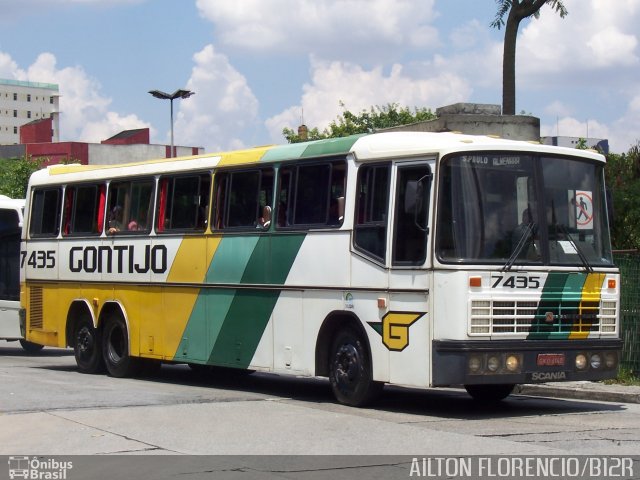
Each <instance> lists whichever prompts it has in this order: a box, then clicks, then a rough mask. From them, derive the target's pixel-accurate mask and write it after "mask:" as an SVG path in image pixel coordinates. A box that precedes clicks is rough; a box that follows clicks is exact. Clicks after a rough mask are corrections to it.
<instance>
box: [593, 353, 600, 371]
mask: <svg viewBox="0 0 640 480" xmlns="http://www.w3.org/2000/svg"><path fill="white" fill-rule="evenodd" d="M590 363H591V368H593V369H596V370H597V369H598V368H600V367H601V366H602V357H601V356H600V354H599V353H594V354H593V355H591V362H590Z"/></svg>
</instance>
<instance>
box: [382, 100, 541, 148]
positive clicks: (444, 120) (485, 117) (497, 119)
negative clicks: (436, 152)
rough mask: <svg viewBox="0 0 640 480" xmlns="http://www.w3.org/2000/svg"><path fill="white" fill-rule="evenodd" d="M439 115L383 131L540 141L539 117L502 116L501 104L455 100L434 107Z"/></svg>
mask: <svg viewBox="0 0 640 480" xmlns="http://www.w3.org/2000/svg"><path fill="white" fill-rule="evenodd" d="M436 115H437V117H438V118H436V119H435V120H428V121H425V122H418V123H412V124H410V125H403V126H400V127H392V128H387V129H384V131H401V132H402V131H404V132H462V133H466V134H469V135H497V136H499V137H502V138H507V139H511V140H528V141H536V142H539V141H540V119H539V118H537V117H532V116H529V115H501V108H500V105H487V104H479V103H456V104H454V105H448V106H445V107H441V108H438V109H436Z"/></svg>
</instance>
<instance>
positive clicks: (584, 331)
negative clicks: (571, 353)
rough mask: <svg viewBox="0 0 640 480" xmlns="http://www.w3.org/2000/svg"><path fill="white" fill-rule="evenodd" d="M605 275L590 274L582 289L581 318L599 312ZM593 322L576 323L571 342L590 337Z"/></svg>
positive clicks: (579, 310)
mask: <svg viewBox="0 0 640 480" xmlns="http://www.w3.org/2000/svg"><path fill="white" fill-rule="evenodd" d="M604 277H605V274H604V273H590V274H589V275H587V279H586V281H585V282H584V286H583V287H582V298H581V299H580V307H579V309H578V313H579V315H580V318H582V315H585V314H596V315H597V313H598V311H599V304H600V296H601V293H602V284H603V282H604ZM592 323H593V322H589V321H587V322H584V323H582V320H580V321H578V322H576V324H575V325H574V327H573V330H574V331H572V332H571V334H570V335H569V339H570V340H579V339H585V338H587V337H588V336H589V327H590V326H591V324H592Z"/></svg>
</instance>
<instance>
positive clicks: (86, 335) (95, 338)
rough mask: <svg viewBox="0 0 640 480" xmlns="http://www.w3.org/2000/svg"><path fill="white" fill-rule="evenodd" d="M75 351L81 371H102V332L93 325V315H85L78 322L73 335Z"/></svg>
mask: <svg viewBox="0 0 640 480" xmlns="http://www.w3.org/2000/svg"><path fill="white" fill-rule="evenodd" d="M73 353H74V355H75V357H76V364H77V365H78V370H79V371H80V373H100V372H102V370H103V368H104V363H103V361H102V348H101V343H100V332H99V331H98V329H96V328H95V327H94V326H93V321H92V320H91V317H90V316H89V315H87V314H85V315H83V316H82V317H81V318H80V319H79V320H78V323H77V324H76V328H75V330H74V335H73Z"/></svg>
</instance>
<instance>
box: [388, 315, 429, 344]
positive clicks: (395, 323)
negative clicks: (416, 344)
mask: <svg viewBox="0 0 640 480" xmlns="http://www.w3.org/2000/svg"><path fill="white" fill-rule="evenodd" d="M422 315H424V313H409V312H389V313H387V314H386V315H385V316H384V317H382V343H384V345H385V346H386V347H387V348H388V349H389V350H392V351H394V352H401V351H402V350H404V349H405V348H407V346H408V345H409V327H410V326H411V325H413V324H414V323H415V322H416V321H418V319H419V318H420V317H421V316H422Z"/></svg>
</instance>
